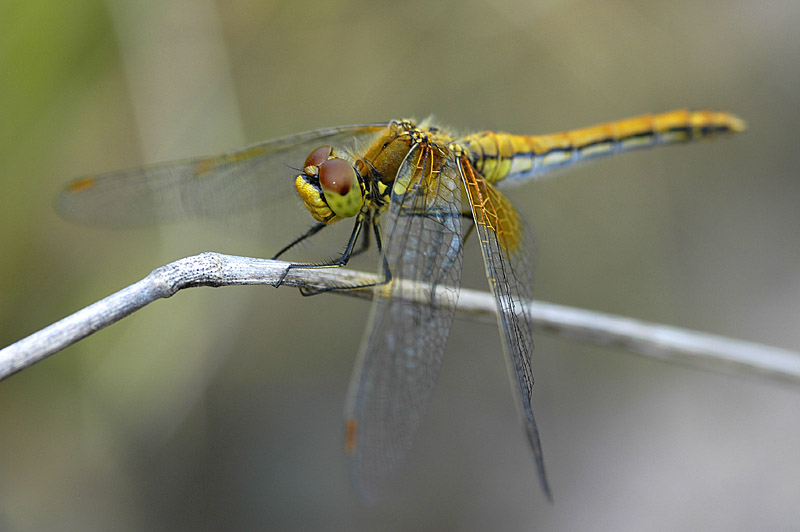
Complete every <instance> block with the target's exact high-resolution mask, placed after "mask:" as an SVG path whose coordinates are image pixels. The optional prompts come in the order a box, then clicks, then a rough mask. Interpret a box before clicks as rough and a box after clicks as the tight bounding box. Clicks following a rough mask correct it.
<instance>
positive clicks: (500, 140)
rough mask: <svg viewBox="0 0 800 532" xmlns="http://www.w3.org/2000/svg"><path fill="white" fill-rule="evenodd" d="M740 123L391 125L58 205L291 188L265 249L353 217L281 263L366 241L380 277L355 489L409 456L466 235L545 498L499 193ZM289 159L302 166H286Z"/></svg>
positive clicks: (288, 143) (225, 196)
mask: <svg viewBox="0 0 800 532" xmlns="http://www.w3.org/2000/svg"><path fill="white" fill-rule="evenodd" d="M744 128H745V123H744V122H743V121H742V120H741V119H739V118H738V117H736V116H735V115H733V114H730V113H727V112H722V111H688V110H676V111H670V112H666V113H660V114H655V115H643V116H637V117H634V118H629V119H624V120H617V121H613V122H607V123H603V124H599V125H595V126H591V127H585V128H580V129H574V130H569V131H565V132H561V133H554V134H545V135H514V134H508V133H502V132H494V131H483V132H481V133H475V134H470V135H467V136H460V137H458V136H455V135H454V134H453V133H452V132H451V131H450V130H449V129H447V128H442V127H439V126H436V125H435V124H434V123H433V122H431V121H429V120H428V121H423V122H421V123H419V124H417V123H416V122H414V121H413V120H393V121H390V122H384V123H375V124H362V125H354V126H344V127H334V128H327V129H318V130H315V131H310V132H307V133H301V134H299V135H294V136H289V137H284V138H279V139H276V140H270V141H267V142H263V143H260V144H255V145H252V146H249V147H245V148H243V149H239V150H236V151H233V152H230V153H225V154H221V155H216V156H210V157H197V158H190V159H186V160H181V161H175V162H166V163H160V164H155V165H151V166H146V167H142V168H135V169H132V170H124V171H118V172H111V173H107V174H104V175H97V176H90V177H84V178H81V179H77V180H75V181H73V182H72V183H71V184H69V185H68V186H67V188H66V189H65V190H64V191H63V192H62V193H61V195H60V196H59V198H58V200H57V208H58V210H59V211H60V212H61V213H62V214H63V215H65V216H66V217H68V218H72V219H75V220H79V221H83V222H89V223H95V224H102V225H112V226H113V225H117V226H118V225H123V226H124V225H136V224H140V223H146V222H148V223H149V222H153V221H164V220H174V219H179V218H190V217H211V218H214V217H225V216H227V215H229V214H233V213H235V212H236V211H237V210H241V209H247V208H253V207H254V206H261V205H264V206H266V207H265V208H270V206H271V205H272V204H273V203H277V202H278V200H280V199H281V198H285V197H287V196H289V197H291V196H294V197H295V201H294V203H293V204H292V208H293V209H296V210H298V211H303V209H302V207H301V206H300V205H297V201H296V199H297V198H298V197H299V199H300V200H301V203H302V204H303V205H304V206H305V208H306V209H307V211H308V213H307V214H306V217H307V216H308V214H310V216H311V218H312V219H313V222H312V221H311V219H308V222H307V223H310V224H311V225H310V226H307V227H308V228H307V229H306V230H305V231H303V232H301V228H297V229H296V231H297V232H298V234H299V236H297V238H295V239H294V240H291V241H289V242H288V244H287V245H286V246H285V247H284V248H283V249H281V250H280V251H279V252H278V253H277V254H276V255H275V258H277V257H281V256H283V255H284V254H285V253H287V252H289V251H290V250H292V249H293V248H295V246H297V245H298V244H299V243H301V242H306V241H308V240H310V239H312V238H314V237H317V236H318V235H319V234H320V233H322V232H323V230H324V229H326V228H328V227H331V226H332V225H334V224H336V223H337V222H343V221H345V220H349V221H350V222H349V223H350V224H352V230H351V232H350V236H349V238H348V239H347V241H346V242H345V243H343V244H344V248H343V249H344V251H343V252H342V253H341V256H340V257H338V258H336V259H335V260H327V261H321V262H310V263H302V262H298V263H291V265H290V266H289V267H288V269H287V273H288V271H289V269H291V268H311V269H314V268H331V267H341V266H344V265H346V264H347V263H348V261H349V260H350V259H351V258H352V257H353V256H355V255H358V254H359V253H361V252H363V251H364V250H366V249H367V248H368V247H369V246H370V241H371V239H373V238H374V241H375V247H376V248H377V250H378V255H379V257H380V262H379V266H378V272H379V278H380V281H379V282H377V283H374V285H375V287H374V297H373V303H372V308H371V314H370V317H369V322H368V324H367V326H366V330H365V332H364V335H363V340H362V344H361V347H360V350H359V353H358V355H357V359H356V364H355V368H354V371H353V375H352V378H351V382H350V386H349V391H348V395H347V401H346V406H345V420H346V421H345V451H346V453H347V455H348V457H349V465H350V471H351V477H352V480H353V482H354V484H355V486H356V488H357V489H358V490H359V491H360V492H361V494H362V495H364V496H366V497H369V496H370V494H371V493H372V492H373V490H374V489H376V487H377V486H379V485H381V484H382V483H383V482H385V480H386V478H387V476H389V474H390V473H391V472H392V471H393V470H394V469H395V468H396V467H397V465H398V464H399V462H400V461H401V460H402V458H403V457H404V456H405V455H406V454H407V451H408V449H409V448H410V446H411V443H412V439H413V436H414V433H415V432H416V429H417V427H418V425H419V423H420V419H421V417H422V415H423V413H424V411H425V409H426V407H427V405H428V404H429V402H430V400H431V396H432V393H433V389H434V385H435V382H436V379H437V376H438V374H439V370H440V367H441V363H442V359H443V356H444V352H445V346H446V343H447V339H448V335H449V332H450V329H451V325H452V322H453V318H454V314H455V309H456V303H457V300H458V293H459V288H460V285H461V270H462V257H463V249H464V243H465V241H466V239H467V238H468V237H469V236H470V235H471V234H473V233H474V234H475V235H476V238H477V239H478V241H479V244H480V249H481V252H482V255H483V262H484V266H485V270H486V277H487V279H488V282H489V287H490V289H491V293H492V294H493V296H494V299H495V301H496V306H497V321H498V325H499V330H500V337H501V345H502V350H503V352H504V354H505V359H506V363H507V368H508V373H509V376H510V380H511V385H512V389H513V391H514V396H515V397H516V404H517V406H518V407H519V411H520V413H521V418H522V424H523V426H524V429H525V434H526V436H527V440H528V442H529V444H530V447H531V449H532V451H533V457H534V462H535V466H536V470H537V473H538V479H539V483H540V484H541V487H542V489H543V491H544V493H545V495H546V496H547V497H548V498H552V494H551V489H550V485H549V481H548V479H547V475H546V473H545V467H544V458H543V454H542V445H541V441H540V438H539V431H538V429H537V426H536V421H535V419H534V413H533V406H532V396H533V383H534V379H533V370H532V365H531V364H532V360H531V354H532V351H533V332H532V328H531V320H530V316H529V311H528V307H527V305H526V303H527V302H528V301H529V300H530V299H531V298H532V283H533V280H532V255H531V252H532V245H531V230H530V228H529V227H528V225H527V224H526V222H525V220H524V219H523V218H522V216H521V215H520V214H519V213H518V212H517V210H516V209H515V208H514V207H513V206H512V204H511V202H510V201H509V199H508V198H507V197H506V195H504V194H503V193H502V192H501V191H500V190H499V188H498V187H502V186H504V185H507V184H514V183H520V182H524V181H527V180H531V179H535V178H537V177H540V176H542V175H544V174H547V173H548V172H550V171H552V170H555V169H561V168H564V167H567V166H570V165H573V164H575V163H578V162H580V161H585V160H590V159H594V158H597V157H601V156H608V155H612V154H616V153H620V152H624V151H629V150H634V149H642V148H649V147H653V146H657V145H666V144H675V143H683V142H688V141H692V140H696V139H701V138H705V137H711V136H714V135H716V134H721V133H733V132H739V131H742V130H744ZM298 164H302V168H301V169H298V170H297V171H296V172H292V173H290V172H291V168H292V165H298ZM292 177H293V178H294V179H292ZM303 212H305V211H303ZM286 227H287V226H285V225H283V224H281V226H280V227H274V228H272V229H274V232H276V233H281V232H283V231H285V230H286ZM340 249H341V248H340ZM401 281H412V282H414V283H413V285H412V284H409V283H406V282H401ZM410 286H413V290H415V291H417V290H420V287H422V288H421V289H422V290H423V294H422V297H421V298H416V299H415V298H413V297H411V296H412V294H411V293H410V291H411V290H412V288H410ZM362 287H363V285H362ZM353 288H355V286H335V287H332V288H329V289H328V290H348V289H353Z"/></svg>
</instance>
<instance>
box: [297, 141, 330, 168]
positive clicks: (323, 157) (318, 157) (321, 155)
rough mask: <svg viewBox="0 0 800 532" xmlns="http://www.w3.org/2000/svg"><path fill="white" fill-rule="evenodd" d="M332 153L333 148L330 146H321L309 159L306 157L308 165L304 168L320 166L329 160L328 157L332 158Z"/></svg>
mask: <svg viewBox="0 0 800 532" xmlns="http://www.w3.org/2000/svg"><path fill="white" fill-rule="evenodd" d="M331 153H333V148H331V147H330V146H320V147H319V148H317V149H315V150H314V151H312V152H311V153H310V154H309V155H308V157H306V164H305V165H304V166H303V168H308V167H309V166H320V165H321V164H322V163H324V162H325V161H327V160H328V157H330V156H331Z"/></svg>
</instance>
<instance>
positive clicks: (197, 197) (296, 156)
mask: <svg viewBox="0 0 800 532" xmlns="http://www.w3.org/2000/svg"><path fill="white" fill-rule="evenodd" d="M384 126H385V125H360V126H344V127H338V128H329V129H319V130H316V131H309V132H306V133H301V134H298V135H293V136H290V137H283V138H280V139H275V140H271V141H267V142H263V143H261V144H255V145H253V146H249V147H247V148H243V149H240V150H237V151H234V152H231V153H226V154H222V155H216V156H211V157H196V158H192V159H185V160H180V161H172V162H166V163H160V164H155V165H151V166H145V167H141V168H135V169H130V170H122V171H118V172H111V173H108V174H103V175H98V176H89V177H84V178H81V179H77V180H75V181H73V182H72V183H71V184H69V185H68V186H67V188H65V189H64V190H63V191H62V192H61V194H60V195H59V196H58V199H57V200H56V208H57V209H58V211H59V212H60V213H61V214H62V215H64V216H65V217H67V218H69V219H72V220H76V221H80V222H85V223H90V224H98V225H104V226H111V227H114V226H122V227H124V226H136V225H143V224H148V223H153V222H159V221H171V220H178V219H191V218H210V219H218V218H223V217H225V216H227V215H229V214H231V213H236V212H242V211H247V210H252V209H256V208H259V207H263V206H265V205H267V204H269V203H270V202H273V201H274V200H277V199H279V198H282V197H287V196H291V195H292V194H293V193H294V179H293V177H294V175H296V174H297V171H296V170H292V168H300V167H302V165H303V162H304V161H305V159H306V157H307V156H308V154H309V153H310V152H311V151H312V150H313V149H314V148H316V147H317V146H320V145H322V144H329V145H333V146H335V147H342V146H343V145H344V146H345V147H348V148H352V147H353V142H354V141H365V140H366V139H368V138H369V139H371V138H372V136H374V135H375V133H377V132H379V131H380V130H381V129H382V128H383V127H384ZM348 143H349V144H348Z"/></svg>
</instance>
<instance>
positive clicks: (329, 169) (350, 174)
mask: <svg viewBox="0 0 800 532" xmlns="http://www.w3.org/2000/svg"><path fill="white" fill-rule="evenodd" d="M316 151H317V150H315V152H316ZM312 155H313V154H312ZM319 186H320V188H321V189H322V192H323V194H324V195H325V201H326V203H327V204H328V206H329V207H330V208H331V210H332V211H333V212H334V213H336V214H337V215H338V216H341V217H342V218H349V217H350V216H355V215H356V214H358V212H359V211H360V210H361V206H362V205H363V204H364V192H363V190H362V189H361V185H360V183H359V181H358V174H356V171H355V169H354V168H353V166H352V165H351V164H350V163H348V162H347V161H345V160H343V159H328V160H326V161H325V162H323V163H322V165H321V166H320V167H319Z"/></svg>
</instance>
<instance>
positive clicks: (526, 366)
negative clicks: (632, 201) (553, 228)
mask: <svg viewBox="0 0 800 532" xmlns="http://www.w3.org/2000/svg"><path fill="white" fill-rule="evenodd" d="M458 167H459V169H460V173H461V179H462V180H463V183H464V188H465V189H466V190H467V196H468V197H469V202H470V207H471V209H472V214H473V217H474V219H475V230H476V232H477V234H478V238H479V239H480V244H481V252H482V253H483V260H484V265H485V267H486V276H487V278H488V279H489V285H490V287H491V289H492V293H493V294H494V296H495V300H496V302H497V310H498V313H497V321H498V324H499V325H500V331H501V339H502V344H503V351H504V352H505V354H506V363H507V365H508V369H509V376H510V378H511V383H512V387H513V388H514V389H515V390H516V392H517V393H516V394H515V396H516V397H517V404H518V406H519V408H520V412H521V413H522V418H523V422H524V425H525V431H526V433H527V435H528V441H529V443H530V445H531V449H533V454H534V458H535V460H536V467H537V469H538V472H539V481H540V482H541V485H542V488H543V489H544V492H545V494H547V496H548V497H549V498H551V499H552V495H551V492H550V486H549V483H548V481H547V476H546V474H545V470H544V459H543V457H542V446H541V443H540V441H539V431H538V429H537V428H536V420H535V419H534V417H533V407H532V404H531V398H532V392H533V370H532V369H531V353H532V352H533V333H532V330H531V320H530V315H529V312H528V307H527V305H526V304H525V303H526V302H527V301H529V300H530V299H531V298H532V296H533V293H532V286H533V261H532V260H531V257H530V255H529V253H530V250H531V249H532V242H530V241H531V239H532V238H531V233H530V230H529V228H528V226H527V224H526V223H525V221H524V220H523V219H522V218H521V217H520V216H519V214H518V213H517V211H516V210H515V209H514V207H513V206H512V205H511V203H510V202H509V201H508V199H507V198H506V197H505V196H503V195H502V194H501V193H500V192H499V191H498V190H497V189H496V188H494V187H493V186H492V185H491V184H490V183H487V182H486V181H485V180H484V179H483V178H482V177H480V176H479V174H478V173H477V172H476V171H475V169H474V168H473V167H472V165H471V163H470V162H469V161H467V160H466V158H459V165H458Z"/></svg>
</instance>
